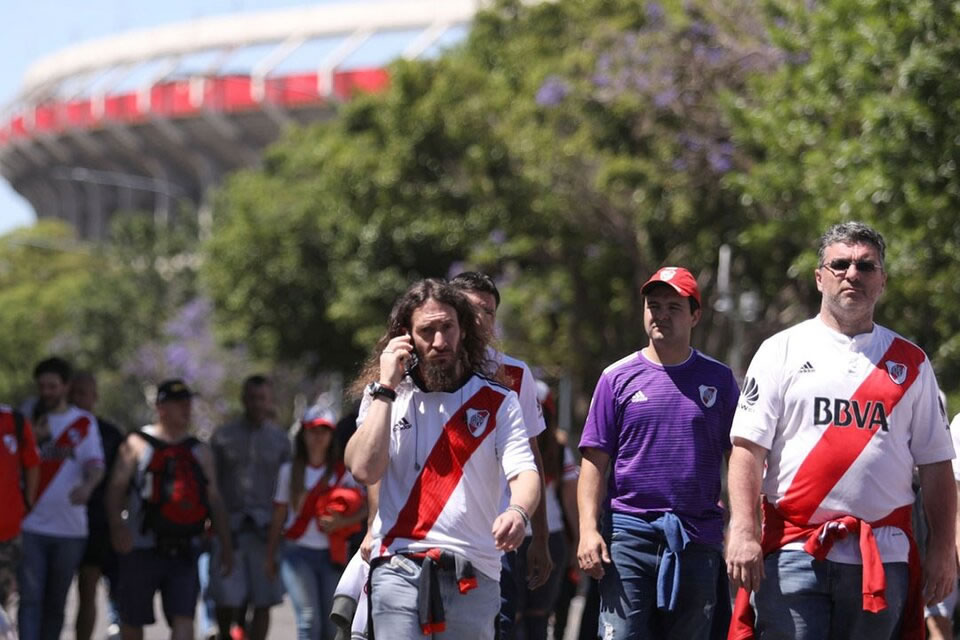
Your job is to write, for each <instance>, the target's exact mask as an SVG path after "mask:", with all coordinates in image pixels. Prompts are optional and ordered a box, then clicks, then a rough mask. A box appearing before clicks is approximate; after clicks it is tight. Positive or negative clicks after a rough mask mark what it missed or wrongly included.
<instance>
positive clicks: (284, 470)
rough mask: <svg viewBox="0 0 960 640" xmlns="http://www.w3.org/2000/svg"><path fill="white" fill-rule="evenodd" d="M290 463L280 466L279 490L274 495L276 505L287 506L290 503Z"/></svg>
mask: <svg viewBox="0 0 960 640" xmlns="http://www.w3.org/2000/svg"><path fill="white" fill-rule="evenodd" d="M290 466H291V465H290V463H289V462H285V463H283V465H281V466H280V471H279V473H277V489H276V491H274V493H273V502H274V504H287V503H289V502H290Z"/></svg>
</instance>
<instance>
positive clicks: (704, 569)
mask: <svg viewBox="0 0 960 640" xmlns="http://www.w3.org/2000/svg"><path fill="white" fill-rule="evenodd" d="M607 546H608V550H609V552H610V559H611V560H612V561H613V563H612V564H611V565H609V566H604V576H603V579H602V580H601V581H600V629H599V636H600V637H601V638H614V639H616V640H621V639H625V638H630V639H634V638H635V639H639V638H670V639H675V640H697V639H703V640H708V639H709V638H710V635H711V628H712V625H713V617H714V613H715V611H716V609H717V598H718V593H719V590H718V585H720V584H722V583H723V582H724V581H723V580H722V576H721V571H723V570H724V563H723V558H722V556H721V553H720V549H719V548H718V547H713V546H709V545H704V544H699V543H696V542H690V543H689V544H688V545H687V547H686V548H685V549H684V550H683V551H681V552H680V554H679V561H680V580H679V589H680V590H679V592H678V594H677V604H676V607H675V609H674V610H673V611H667V610H663V609H658V608H657V572H658V570H659V565H660V562H661V560H662V557H663V553H664V550H665V547H666V543H665V542H664V540H663V538H662V536H659V535H656V534H652V533H641V532H637V531H623V530H615V531H613V533H611V534H609V536H608V538H607Z"/></svg>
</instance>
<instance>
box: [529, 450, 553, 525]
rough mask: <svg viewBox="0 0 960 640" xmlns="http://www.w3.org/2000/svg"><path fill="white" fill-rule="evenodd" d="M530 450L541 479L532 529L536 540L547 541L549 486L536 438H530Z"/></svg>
mask: <svg viewBox="0 0 960 640" xmlns="http://www.w3.org/2000/svg"><path fill="white" fill-rule="evenodd" d="M530 450H531V451H533V459H534V460H535V461H536V463H537V473H538V475H539V477H540V500H539V501H538V502H537V508H536V509H535V510H534V512H533V514H532V515H531V517H530V527H531V529H532V531H533V537H534V538H537V539H541V540H546V539H547V538H548V537H549V536H550V527H549V526H548V525H547V501H546V500H544V499H543V498H544V495H545V492H546V490H547V485H546V482H545V481H544V472H543V455H542V454H541V453H540V443H539V442H537V439H536V438H530Z"/></svg>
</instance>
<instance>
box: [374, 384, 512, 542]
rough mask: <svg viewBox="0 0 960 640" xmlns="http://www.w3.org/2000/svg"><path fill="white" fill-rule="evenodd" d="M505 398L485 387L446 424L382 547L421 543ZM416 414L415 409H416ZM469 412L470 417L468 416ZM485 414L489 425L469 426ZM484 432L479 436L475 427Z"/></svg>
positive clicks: (492, 429)
mask: <svg viewBox="0 0 960 640" xmlns="http://www.w3.org/2000/svg"><path fill="white" fill-rule="evenodd" d="M504 398H506V396H505V395H504V394H502V393H500V392H498V391H496V390H495V389H493V388H491V387H483V388H482V389H480V391H478V392H477V393H475V394H474V395H473V397H471V398H470V399H469V400H467V401H466V402H465V403H464V404H463V406H461V407H460V409H458V410H457V412H456V413H455V414H453V416H452V417H451V418H450V420H449V421H447V424H445V425H444V427H443V433H442V434H441V435H440V437H439V438H438V439H437V443H436V444H435V445H434V446H433V450H432V451H431V452H430V455H429V456H427V459H426V460H425V461H424V463H423V471H421V472H420V475H419V476H418V477H417V480H416V482H414V484H413V488H412V489H411V490H410V496H409V497H408V498H407V502H406V504H404V505H403V507H402V508H401V509H400V513H399V515H398V516H397V521H396V523H395V524H394V525H393V527H392V528H391V529H390V531H389V532H388V533H387V535H386V536H385V537H384V540H383V546H384V547H385V548H386V547H389V546H390V545H391V544H392V543H393V541H394V540H395V539H396V538H407V539H410V540H422V539H423V538H425V537H426V535H427V533H428V532H429V531H430V529H431V528H432V527H433V525H434V523H435V522H436V521H437V518H438V517H440V513H441V512H442V511H443V508H444V507H445V506H446V504H447V501H448V500H449V499H450V495H451V494H453V491H454V489H456V488H457V485H458V484H460V479H461V478H462V477H463V467H464V466H466V464H467V461H468V460H469V459H470V456H472V455H473V453H474V452H475V451H476V450H477V449H478V448H479V447H480V445H481V444H482V443H483V441H484V440H486V438H487V436H488V435H490V434H491V433H492V432H493V431H494V429H496V426H497V411H499V410H500V405H501V404H502V403H503V400H504ZM414 411H416V407H414ZM468 412H469V415H468ZM483 412H486V424H483V425H480V424H475V425H474V427H475V428H474V429H471V426H470V425H469V424H468V418H470V417H471V416H472V417H474V418H475V419H476V418H477V416H481V417H482V415H483ZM478 426H480V427H482V431H478V432H477V433H476V434H474V433H473V431H476V427H478Z"/></svg>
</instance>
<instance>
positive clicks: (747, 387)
mask: <svg viewBox="0 0 960 640" xmlns="http://www.w3.org/2000/svg"><path fill="white" fill-rule="evenodd" d="M759 399H760V387H759V386H758V385H757V381H756V380H754V379H753V378H747V379H745V380H744V381H743V391H741V392H740V408H741V409H743V410H744V411H752V410H753V405H755V404H757V400H759Z"/></svg>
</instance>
